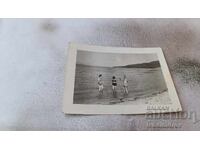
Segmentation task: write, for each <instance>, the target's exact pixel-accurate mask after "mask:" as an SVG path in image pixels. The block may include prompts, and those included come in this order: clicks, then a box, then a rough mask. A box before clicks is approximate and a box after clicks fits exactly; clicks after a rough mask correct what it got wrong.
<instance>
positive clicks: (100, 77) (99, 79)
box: [98, 74, 103, 94]
mask: <svg viewBox="0 0 200 150" xmlns="http://www.w3.org/2000/svg"><path fill="white" fill-rule="evenodd" d="M98 87H99V94H103V81H102V74H100V75H99V77H98Z"/></svg>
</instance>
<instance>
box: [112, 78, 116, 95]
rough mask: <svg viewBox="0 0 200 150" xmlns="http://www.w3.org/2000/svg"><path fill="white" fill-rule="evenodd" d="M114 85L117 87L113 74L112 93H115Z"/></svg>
mask: <svg viewBox="0 0 200 150" xmlns="http://www.w3.org/2000/svg"><path fill="white" fill-rule="evenodd" d="M116 87H117V80H116V78H115V76H113V77H112V90H113V94H115V93H116Z"/></svg>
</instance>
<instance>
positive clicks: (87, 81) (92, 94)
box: [74, 65, 167, 104]
mask: <svg viewBox="0 0 200 150" xmlns="http://www.w3.org/2000/svg"><path fill="white" fill-rule="evenodd" d="M99 74H102V76H103V77H102V80H103V84H104V92H103V95H100V94H99V92H98V84H97V78H98V75H99ZM124 74H125V75H126V76H127V79H128V90H129V94H128V95H124V93H123V76H124ZM112 76H115V77H116V78H117V93H116V94H115V95H113V93H112V82H111V81H112ZM166 90H167V87H166V84H165V81H164V78H163V75H162V72H161V69H160V68H112V67H93V66H82V65H77V66H76V78H75V90H74V103H75V104H104V103H105V102H107V101H112V103H114V102H113V101H115V100H116V101H118V100H119V99H123V98H132V99H134V98H138V97H148V96H152V95H154V94H156V93H160V92H163V91H166Z"/></svg>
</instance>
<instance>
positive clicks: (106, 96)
mask: <svg viewBox="0 0 200 150" xmlns="http://www.w3.org/2000/svg"><path fill="white" fill-rule="evenodd" d="M157 110H159V112H160V111H164V112H177V111H181V110H182V108H181V105H180V102H179V98H178V95H177V93H176V90H175V86H174V84H173V81H172V78H171V75H170V73H169V70H168V67H167V63H166V61H165V58H164V55H163V52H162V49H161V48H124V47H103V46H90V45H78V44H70V47H69V49H68V56H67V64H66V77H65V95H64V104H63V111H64V113H74V114H144V113H147V112H148V113H149V112H150V113H151V112H153V113H158V112H157Z"/></svg>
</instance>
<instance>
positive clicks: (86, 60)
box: [76, 51, 158, 67]
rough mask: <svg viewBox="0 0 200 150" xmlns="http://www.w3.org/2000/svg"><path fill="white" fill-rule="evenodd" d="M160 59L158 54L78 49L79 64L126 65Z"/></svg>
mask: <svg viewBox="0 0 200 150" xmlns="http://www.w3.org/2000/svg"><path fill="white" fill-rule="evenodd" d="M156 60H158V57H157V55H156V54H118V53H100V52H88V51H77V59H76V61H77V64H84V65H89V66H104V67H113V66H125V65H130V64H139V63H145V62H151V61H156Z"/></svg>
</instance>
